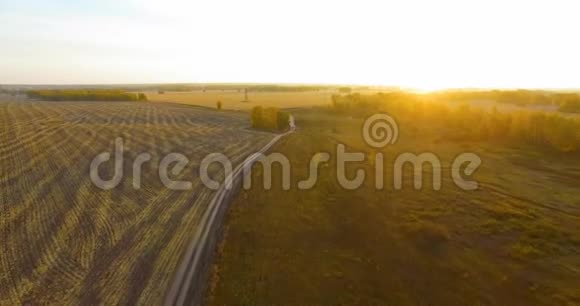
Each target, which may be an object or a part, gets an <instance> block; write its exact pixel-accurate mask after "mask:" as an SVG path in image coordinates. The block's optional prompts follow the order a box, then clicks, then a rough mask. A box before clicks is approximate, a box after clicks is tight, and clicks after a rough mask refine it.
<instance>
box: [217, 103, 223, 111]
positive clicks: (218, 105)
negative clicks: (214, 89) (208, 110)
mask: <svg viewBox="0 0 580 306" xmlns="http://www.w3.org/2000/svg"><path fill="white" fill-rule="evenodd" d="M216 106H217V109H218V110H222V101H217V105H216Z"/></svg>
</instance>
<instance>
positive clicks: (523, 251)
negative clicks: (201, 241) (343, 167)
mask: <svg viewBox="0 0 580 306" xmlns="http://www.w3.org/2000/svg"><path fill="white" fill-rule="evenodd" d="M294 115H295V117H296V118H297V125H298V127H299V130H298V132H297V133H295V134H293V135H291V136H289V137H288V138H287V139H285V140H284V141H283V142H282V143H280V144H279V145H277V146H276V147H275V149H274V151H276V152H283V153H284V154H286V155H287V156H288V158H289V159H290V161H291V162H292V166H293V167H292V171H293V174H292V179H293V180H292V189H291V190H289V191H284V190H281V188H280V182H279V177H280V173H279V172H280V168H279V167H274V178H275V180H274V184H273V185H274V188H273V189H272V190H269V191H264V189H263V186H262V185H261V180H262V176H263V172H262V168H261V166H259V165H258V166H256V167H255V171H254V173H253V175H254V179H255V180H256V181H255V184H254V185H253V186H252V188H251V189H250V190H247V191H242V193H241V194H240V196H239V197H238V199H237V200H236V201H235V202H234V203H233V204H232V205H231V210H230V213H229V217H228V221H227V226H226V229H225V240H224V243H223V244H222V246H221V248H220V250H219V257H218V260H217V263H216V265H215V267H214V273H213V279H212V289H211V291H210V292H209V294H208V296H209V297H208V301H207V303H208V304H209V305H281V304H282V305H522V306H528V305H578V304H580V290H579V289H578V288H579V287H578V279H580V193H578V186H579V184H580V157H579V156H577V155H571V154H560V153H555V152H543V151H539V150H538V149H537V148H531V147H516V146H513V145H509V144H504V143H484V142H477V141H466V140H453V138H452V137H450V135H449V137H447V134H446V133H447V131H446V130H445V129H443V128H441V127H439V126H422V125H421V124H418V123H417V122H413V121H408V122H399V126H400V132H401V135H400V136H399V142H398V143H397V144H396V145H394V146H390V147H387V148H386V149H385V150H384V151H383V152H384V153H385V156H386V160H385V165H389V164H391V165H392V159H393V158H394V156H396V155H397V154H398V153H399V152H405V151H410V152H415V153H419V152H425V151H430V152H434V153H436V154H437V155H438V156H439V157H440V159H441V160H442V168H443V178H444V180H443V182H442V189H441V190H440V191H434V190H431V189H430V188H424V189H423V190H421V191H415V190H414V189H412V185H411V184H412V177H411V173H409V171H408V172H406V173H405V178H406V179H405V183H406V185H405V188H404V189H403V190H393V188H392V187H387V189H386V190H384V191H376V190H375V188H374V181H373V180H372V179H371V180H367V181H366V183H365V184H364V185H363V187H361V188H359V189H357V190H353V191H348V190H345V189H343V188H342V187H341V186H340V185H339V184H338V182H337V178H336V175H335V170H334V169H335V163H336V161H335V160H333V159H331V161H330V162H329V163H328V164H327V165H326V166H324V167H322V168H321V170H320V176H319V180H318V182H317V184H316V185H315V188H313V189H311V190H307V191H302V190H298V189H297V188H296V182H297V181H298V180H302V179H305V178H306V177H308V162H309V160H310V158H311V156H313V155H314V154H315V153H316V152H319V151H326V152H333V151H334V150H335V146H336V144H337V143H343V144H346V145H347V146H348V148H349V151H362V152H367V153H368V154H369V155H372V153H371V152H372V150H370V149H369V147H367V146H366V145H365V144H364V142H363V140H362V138H361V136H360V128H361V125H362V120H361V119H356V118H347V119H345V118H344V117H338V116H335V115H333V114H329V113H327V112H326V111H313V110H310V111H302V112H301V111H297V112H295V113H294ZM465 151H471V152H475V153H477V154H479V155H480V156H481V158H482V160H483V164H482V166H481V167H480V169H479V170H478V171H477V172H476V174H475V175H474V178H475V179H476V180H477V181H478V182H479V184H480V188H479V189H478V190H477V191H463V190H461V189H459V188H457V187H456V186H455V185H454V184H453V183H452V182H451V180H450V174H449V162H450V161H451V160H452V159H453V157H454V156H456V155H457V154H458V153H460V152H465ZM389 160H391V162H389ZM354 168H360V169H366V170H367V173H372V171H373V169H374V167H373V165H372V164H371V163H369V162H364V163H356V164H354V165H352V168H351V169H349V171H350V173H351V174H353V173H354ZM385 171H386V172H387V173H392V169H386V170H385ZM387 175H388V174H387ZM425 176H426V177H430V169H429V168H426V172H425ZM385 177H388V176H385ZM277 178H278V179H277ZM276 179H277V180H278V181H276ZM387 182H389V180H387ZM427 182H429V180H426V183H427ZM426 185H427V186H429V184H426ZM387 186H389V183H387ZM390 186H392V183H391V184H390Z"/></svg>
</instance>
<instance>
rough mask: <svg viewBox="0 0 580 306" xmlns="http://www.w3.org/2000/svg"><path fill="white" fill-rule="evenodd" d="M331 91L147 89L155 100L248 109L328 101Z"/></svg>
mask: <svg viewBox="0 0 580 306" xmlns="http://www.w3.org/2000/svg"><path fill="white" fill-rule="evenodd" d="M332 94H333V93H332V92H330V91H308V92H249V93H248V100H249V102H243V101H244V92H238V91H218V90H213V91H206V92H203V91H188V92H165V93H163V94H159V93H158V92H148V93H147V98H148V99H149V100H150V101H154V102H174V103H182V104H191V105H199V106H205V107H212V108H215V107H216V103H217V101H221V102H222V104H223V108H224V109H233V110H248V109H251V108H252V107H254V106H258V105H260V106H264V107H278V108H295V107H312V106H319V105H329V104H330V97H331V95H332Z"/></svg>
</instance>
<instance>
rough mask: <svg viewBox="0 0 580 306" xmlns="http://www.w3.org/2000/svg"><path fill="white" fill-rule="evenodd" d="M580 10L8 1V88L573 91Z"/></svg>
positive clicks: (560, 4)
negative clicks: (303, 86)
mask: <svg viewBox="0 0 580 306" xmlns="http://www.w3.org/2000/svg"><path fill="white" fill-rule="evenodd" d="M579 9H580V8H579V5H578V3H577V2H576V1H553V0H551V1H495V0H494V1H489V0H487V1H450V0H447V1H397V2H395V1H384V0H383V1H348V2H347V1H306V0H299V1H296V0H293V1H257V0H250V1H224V0H212V1H186V0H165V1H153V0H146V1H137V0H105V1H103V0H99V1H66V0H56V1H40V0H36V1H32V0H0V84H65V83H72V84H96V83H105V84H112V83H162V82H163V83H167V82H172V83H177V82H252V83H254V82H268V83H333V84H338V83H340V84H372V85H389V86H402V87H412V88H419V89H439V88H447V87H453V88H457V87H502V88H512V87H526V88H577V87H580V86H579V85H578V84H580V83H579V80H580V78H579V77H578V75H577V72H578V71H580V57H579V56H578V55H579V54H580V41H579V40H578V29H580V18H578V12H579Z"/></svg>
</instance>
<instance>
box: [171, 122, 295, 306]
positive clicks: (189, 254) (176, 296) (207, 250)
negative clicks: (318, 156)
mask: <svg viewBox="0 0 580 306" xmlns="http://www.w3.org/2000/svg"><path fill="white" fill-rule="evenodd" d="M289 126H290V130H289V131H288V132H286V133H284V134H280V135H277V136H276V137H274V138H273V139H272V140H271V141H270V142H269V143H267V144H266V145H265V146H264V147H263V148H262V149H260V150H259V151H258V152H256V153H254V154H252V155H251V156H250V157H248V158H247V159H246V160H245V161H244V162H243V163H241V164H240V165H238V166H237V167H236V168H235V169H234V171H232V173H231V174H229V175H228V176H227V177H226V179H225V181H224V183H223V184H222V185H221V186H220V188H219V189H218V191H217V192H216V193H215V195H214V197H213V198H212V199H211V202H210V204H209V205H208V208H207V209H206V211H205V214H204V215H203V217H202V219H201V221H200V226H199V227H198V228H197V230H196V232H195V235H194V237H193V240H192V242H191V244H190V245H189V247H188V249H187V251H186V253H185V256H184V257H183V259H182V262H181V264H180V265H179V268H178V270H177V272H176V275H175V280H174V281H173V284H172V285H171V287H170V288H169V291H168V293H167V295H166V297H165V303H164V304H165V305H167V306H169V305H176V306H182V305H200V304H201V303H202V302H203V293H204V290H205V288H206V286H207V280H208V276H209V269H210V267H211V263H212V258H211V257H212V256H213V253H214V251H215V249H216V247H217V244H218V243H219V234H220V229H221V226H222V223H223V216H224V214H225V212H226V210H227V208H228V205H229V203H230V202H231V200H232V199H233V198H234V197H235V195H236V194H237V191H238V190H239V188H240V186H241V183H242V178H243V173H244V169H249V168H251V167H252V165H253V164H254V163H255V162H256V161H257V160H259V158H260V157H261V156H262V154H265V153H266V152H267V151H268V150H269V149H270V148H271V147H272V146H273V145H274V144H276V143H277V142H278V141H279V140H280V139H282V138H283V137H284V136H286V135H288V134H290V133H293V132H294V131H295V129H296V125H295V123H294V117H292V116H290V122H289ZM230 184H231V186H232V188H226V186H229V185H230Z"/></svg>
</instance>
